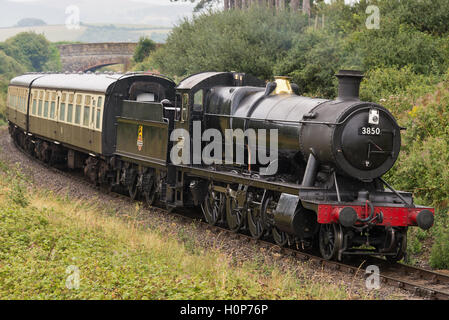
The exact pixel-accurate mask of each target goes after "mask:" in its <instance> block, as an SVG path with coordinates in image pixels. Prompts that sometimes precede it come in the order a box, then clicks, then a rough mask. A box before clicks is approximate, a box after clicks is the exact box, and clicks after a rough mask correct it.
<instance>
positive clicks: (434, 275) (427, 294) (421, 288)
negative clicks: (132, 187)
mask: <svg viewBox="0 0 449 320" xmlns="http://www.w3.org/2000/svg"><path fill="white" fill-rule="evenodd" d="M14 144H15V146H16V148H17V149H18V150H19V151H20V152H21V153H23V154H24V155H25V156H27V157H28V158H30V159H31V160H33V161H36V162H38V163H39V164H40V165H42V166H44V167H45V168H47V169H48V170H51V171H53V172H55V173H57V174H59V175H62V176H65V177H68V178H70V179H74V180H76V181H78V182H80V183H82V184H85V185H88V186H89V187H90V188H93V189H96V190H98V191H101V192H108V191H106V190H104V189H103V188H101V187H99V186H95V185H93V184H92V183H91V182H90V181H88V180H87V179H86V178H85V177H84V176H81V175H77V174H74V173H70V172H67V171H63V170H61V169H58V168H56V167H53V166H50V165H49V164H47V163H45V162H42V161H40V160H39V159H36V158H35V157H33V156H31V155H30V154H28V153H27V152H25V151H24V150H23V149H22V148H21V147H20V146H19V145H17V143H16V142H15V141H14ZM108 193H109V194H110V195H111V196H113V197H115V198H121V199H123V200H125V201H127V202H133V200H131V199H130V198H129V197H127V196H125V195H122V194H120V193H117V192H108ZM160 208H161V209H162V210H165V209H164V208H162V207H160ZM171 215H173V216H176V217H177V218H178V219H180V220H181V221H183V222H192V220H194V219H195V218H192V217H189V216H187V215H184V214H181V213H178V212H171ZM198 226H199V227H201V228H203V229H206V230H209V231H210V232H212V233H216V234H218V233H224V234H226V235H227V236H228V237H230V238H231V239H238V240H240V241H243V242H249V243H253V244H256V245H258V246H259V247H264V248H266V249H268V250H272V251H275V252H278V253H279V254H281V255H286V256H290V257H293V258H295V259H298V260H300V261H309V262H312V263H315V264H316V265H317V266H319V267H322V268H327V269H329V270H338V271H341V272H346V273H349V274H352V275H354V276H359V277H364V276H365V268H366V267H367V266H369V265H375V266H377V267H379V270H380V274H379V277H380V280H381V285H387V286H393V287H397V288H400V289H403V290H406V291H407V292H410V293H412V294H413V295H414V296H417V297H421V298H424V299H430V300H449V275H445V274H442V273H438V272H434V271H431V270H426V269H422V268H417V267H412V266H408V265H405V264H401V263H395V264H391V263H389V262H387V261H386V260H384V259H380V258H376V257H363V256H362V257H351V258H350V259H348V260H347V261H345V262H344V263H343V262H337V261H328V260H325V259H323V258H321V257H319V256H318V255H316V254H313V253H308V252H304V251H301V250H297V249H293V248H289V247H279V246H278V245H277V244H274V243H272V242H269V241H266V240H259V239H254V238H252V237H251V236H249V235H247V234H244V233H234V232H232V231H231V230H228V229H225V228H223V227H220V226H211V225H209V224H207V223H206V222H204V221H202V220H200V221H199V223H198Z"/></svg>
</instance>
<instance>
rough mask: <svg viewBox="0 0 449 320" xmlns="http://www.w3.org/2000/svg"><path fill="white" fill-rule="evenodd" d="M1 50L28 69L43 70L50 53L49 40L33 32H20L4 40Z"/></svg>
mask: <svg viewBox="0 0 449 320" xmlns="http://www.w3.org/2000/svg"><path fill="white" fill-rule="evenodd" d="M3 50H4V51H5V53H6V54H7V55H8V56H10V57H13V58H14V59H16V60H17V61H18V62H20V63H22V64H23V65H24V66H25V67H26V69H28V70H29V71H43V70H44V66H45V64H46V63H47V62H48V61H49V60H50V57H51V55H52V52H51V50H50V42H48V41H47V39H45V37H44V36H43V35H41V34H36V33H34V32H22V33H19V34H18V35H16V36H14V37H12V38H10V39H8V40H6V42H5V44H4V45H3Z"/></svg>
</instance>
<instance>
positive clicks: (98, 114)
mask: <svg viewBox="0 0 449 320" xmlns="http://www.w3.org/2000/svg"><path fill="white" fill-rule="evenodd" d="M102 105H103V97H98V102H97V119H96V126H95V127H96V128H97V129H100V125H101V107H102Z"/></svg>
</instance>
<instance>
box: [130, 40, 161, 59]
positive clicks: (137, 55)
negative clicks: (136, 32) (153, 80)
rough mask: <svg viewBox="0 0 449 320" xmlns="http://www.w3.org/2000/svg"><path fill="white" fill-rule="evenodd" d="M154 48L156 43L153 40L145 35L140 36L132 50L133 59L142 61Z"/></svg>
mask: <svg viewBox="0 0 449 320" xmlns="http://www.w3.org/2000/svg"><path fill="white" fill-rule="evenodd" d="M154 49H156V43H155V42H154V41H153V40H151V39H149V38H147V37H141V38H140V40H139V43H138V44H137V47H136V51H135V52H134V61H135V62H142V61H143V60H145V58H147V57H148V56H149V55H150V53H151V52H153V51H154Z"/></svg>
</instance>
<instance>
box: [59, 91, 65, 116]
mask: <svg viewBox="0 0 449 320" xmlns="http://www.w3.org/2000/svg"><path fill="white" fill-rule="evenodd" d="M66 99H67V93H63V94H62V95H61V103H60V105H59V121H65V101H66Z"/></svg>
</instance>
